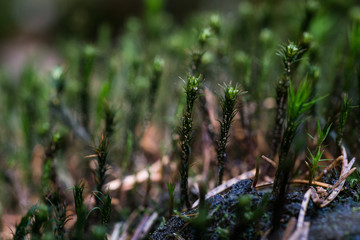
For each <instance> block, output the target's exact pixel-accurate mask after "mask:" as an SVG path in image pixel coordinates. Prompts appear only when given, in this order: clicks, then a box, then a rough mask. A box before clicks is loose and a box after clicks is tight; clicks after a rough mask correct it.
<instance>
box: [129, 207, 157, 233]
mask: <svg viewBox="0 0 360 240" xmlns="http://www.w3.org/2000/svg"><path fill="white" fill-rule="evenodd" d="M157 217H158V213H157V212H154V213H153V214H151V216H148V215H145V216H144V217H143V219H142V220H141V222H140V224H139V225H138V227H137V228H136V230H135V233H134V235H133V236H132V238H131V240H137V239H143V238H144V237H145V236H146V234H147V233H148V232H149V231H150V229H151V226H152V225H153V224H154V222H155V220H156V219H157Z"/></svg>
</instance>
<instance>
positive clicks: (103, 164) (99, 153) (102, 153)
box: [94, 135, 109, 205]
mask: <svg viewBox="0 0 360 240" xmlns="http://www.w3.org/2000/svg"><path fill="white" fill-rule="evenodd" d="M94 153H95V155H96V163H97V169H96V174H95V177H96V178H95V181H96V191H98V192H101V193H103V186H104V184H105V181H106V177H107V174H106V172H107V170H108V153H109V141H108V139H107V138H106V137H105V136H104V135H101V138H100V140H99V144H98V146H95V147H94ZM96 202H97V204H98V205H99V200H98V198H96Z"/></svg>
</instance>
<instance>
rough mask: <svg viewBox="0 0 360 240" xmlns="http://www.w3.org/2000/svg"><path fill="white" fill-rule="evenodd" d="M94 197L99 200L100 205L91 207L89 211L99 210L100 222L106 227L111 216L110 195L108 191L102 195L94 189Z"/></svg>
mask: <svg viewBox="0 0 360 240" xmlns="http://www.w3.org/2000/svg"><path fill="white" fill-rule="evenodd" d="M94 196H95V198H96V199H97V200H98V201H99V203H100V205H98V206H97V207H95V208H93V209H92V210H91V211H90V213H91V212H92V211H94V210H99V211H100V214H101V224H102V225H103V226H104V227H107V226H108V224H109V222H110V217H111V199H112V198H111V196H110V193H109V192H107V193H106V195H104V194H103V193H102V192H98V191H95V192H94Z"/></svg>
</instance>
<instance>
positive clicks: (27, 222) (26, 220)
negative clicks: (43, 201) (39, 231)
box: [14, 205, 37, 240]
mask: <svg viewBox="0 0 360 240" xmlns="http://www.w3.org/2000/svg"><path fill="white" fill-rule="evenodd" d="M36 210H37V205H34V206H32V207H31V208H30V209H29V211H28V212H27V213H26V214H25V216H23V217H22V218H21V221H20V223H19V224H17V225H16V230H15V233H14V240H23V239H25V237H26V235H27V234H28V233H29V227H30V226H31V222H32V220H33V218H34V216H35V212H36Z"/></svg>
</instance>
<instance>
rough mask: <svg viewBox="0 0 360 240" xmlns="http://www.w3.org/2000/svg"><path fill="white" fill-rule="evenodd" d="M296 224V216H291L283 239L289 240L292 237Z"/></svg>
mask: <svg viewBox="0 0 360 240" xmlns="http://www.w3.org/2000/svg"><path fill="white" fill-rule="evenodd" d="M295 225H296V218H295V217H291V218H290V220H289V222H288V224H287V225H286V229H285V231H284V235H283V237H282V238H281V240H287V239H289V238H290V236H291V234H292V233H293V231H294V229H295Z"/></svg>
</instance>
